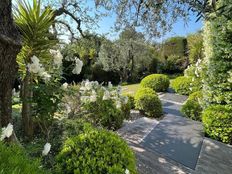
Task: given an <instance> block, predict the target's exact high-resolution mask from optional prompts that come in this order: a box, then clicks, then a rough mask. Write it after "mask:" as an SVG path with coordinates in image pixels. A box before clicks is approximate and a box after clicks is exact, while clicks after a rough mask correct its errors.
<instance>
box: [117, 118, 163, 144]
mask: <svg viewBox="0 0 232 174" xmlns="http://www.w3.org/2000/svg"><path fill="white" fill-rule="evenodd" d="M158 123H159V122H158V121H157V120H155V119H150V118H146V117H142V118H140V119H137V120H136V121H134V122H125V123H124V125H123V127H122V128H121V129H119V130H118V134H119V135H120V136H121V137H122V138H123V139H125V140H126V141H127V142H132V143H136V144H139V143H140V142H141V141H142V140H143V138H144V137H146V136H147V135H148V134H149V133H150V131H151V130H152V129H153V128H154V127H155V126H156V125H157V124H158Z"/></svg>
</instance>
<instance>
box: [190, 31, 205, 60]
mask: <svg viewBox="0 0 232 174" xmlns="http://www.w3.org/2000/svg"><path fill="white" fill-rule="evenodd" d="M187 41H188V49H189V61H190V63H191V64H194V63H196V62H197V60H198V59H202V58H203V36H202V34H201V33H200V32H197V33H195V34H190V35H188V37H187Z"/></svg>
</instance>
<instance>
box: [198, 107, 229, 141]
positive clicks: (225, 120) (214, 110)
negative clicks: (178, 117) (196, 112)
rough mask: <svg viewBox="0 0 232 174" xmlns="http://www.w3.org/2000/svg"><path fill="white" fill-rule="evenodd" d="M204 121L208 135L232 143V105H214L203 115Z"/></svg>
mask: <svg viewBox="0 0 232 174" xmlns="http://www.w3.org/2000/svg"><path fill="white" fill-rule="evenodd" d="M202 122H203V125H204V129H205V132H206V133H207V134H208V136H210V137H212V138H214V139H216V140H219V141H222V142H224V143H229V144H232V107H231V106H230V107H229V105H224V106H223V105H212V106H210V107H208V108H207V109H206V110H205V111H204V112H203V115H202Z"/></svg>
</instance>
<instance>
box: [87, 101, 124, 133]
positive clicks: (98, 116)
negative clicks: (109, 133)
mask: <svg viewBox="0 0 232 174" xmlns="http://www.w3.org/2000/svg"><path fill="white" fill-rule="evenodd" d="M84 108H85V110H87V111H88V112H89V113H90V114H89V115H88V119H90V120H89V121H91V122H92V123H93V124H95V125H97V126H102V127H104V128H107V129H109V130H117V129H119V128H120V127H121V126H122V123H123V120H124V118H125V116H126V115H127V114H128V113H124V112H123V111H122V110H121V109H122V108H121V109H117V107H116V106H115V103H114V102H113V101H112V100H102V99H101V98H98V99H97V101H96V102H95V104H93V103H87V104H85V105H84Z"/></svg>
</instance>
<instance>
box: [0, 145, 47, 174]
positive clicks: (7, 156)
mask: <svg viewBox="0 0 232 174" xmlns="http://www.w3.org/2000/svg"><path fill="white" fill-rule="evenodd" d="M0 154H1V155H0V169H1V170H0V173H1V174H6V173H7V174H25V173H32V174H45V173H48V172H45V171H44V170H43V169H42V168H41V167H40V166H41V164H40V163H39V161H38V160H35V159H33V160H32V159H30V158H29V157H28V156H27V155H26V153H25V152H24V150H23V149H22V148H21V147H18V146H16V145H14V144H10V145H6V144H4V143H2V142H0Z"/></svg>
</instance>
